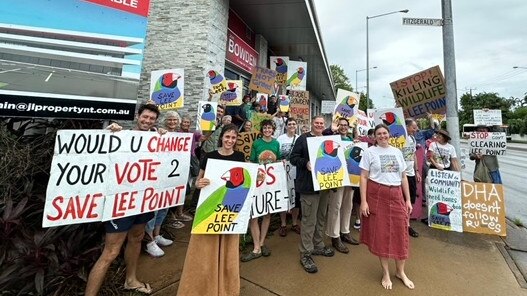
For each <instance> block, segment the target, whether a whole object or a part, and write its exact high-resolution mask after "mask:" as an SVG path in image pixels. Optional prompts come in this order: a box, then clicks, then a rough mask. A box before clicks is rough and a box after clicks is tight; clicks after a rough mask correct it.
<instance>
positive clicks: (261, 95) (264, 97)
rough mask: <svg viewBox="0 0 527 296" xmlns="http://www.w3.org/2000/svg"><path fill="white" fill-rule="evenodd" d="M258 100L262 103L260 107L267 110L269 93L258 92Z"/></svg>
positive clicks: (259, 103) (264, 110)
mask: <svg viewBox="0 0 527 296" xmlns="http://www.w3.org/2000/svg"><path fill="white" fill-rule="evenodd" d="M256 102H257V103H258V105H260V109H261V110H262V111H263V112H267V110H268V109H267V105H268V104H269V95H268V94H264V93H257V94H256Z"/></svg>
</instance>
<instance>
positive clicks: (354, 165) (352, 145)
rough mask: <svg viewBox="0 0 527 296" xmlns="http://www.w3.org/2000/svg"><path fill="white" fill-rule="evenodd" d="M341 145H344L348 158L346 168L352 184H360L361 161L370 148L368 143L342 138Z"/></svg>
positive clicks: (345, 154) (345, 155)
mask: <svg viewBox="0 0 527 296" xmlns="http://www.w3.org/2000/svg"><path fill="white" fill-rule="evenodd" d="M340 145H342V147H344V157H345V158H346V168H347V172H348V175H349V178H350V184H351V186H359V185H360V167H359V163H360V161H361V159H362V153H363V152H364V150H366V149H367V148H368V143H365V142H353V141H342V140H341V144H340Z"/></svg>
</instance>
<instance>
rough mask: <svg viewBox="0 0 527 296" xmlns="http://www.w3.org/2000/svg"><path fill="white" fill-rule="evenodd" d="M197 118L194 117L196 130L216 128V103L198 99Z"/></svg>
mask: <svg viewBox="0 0 527 296" xmlns="http://www.w3.org/2000/svg"><path fill="white" fill-rule="evenodd" d="M198 104H199V105H198V106H199V107H198V118H197V119H196V130H199V131H213V130H215V129H216V110H218V103H216V102H208V101H199V102H198Z"/></svg>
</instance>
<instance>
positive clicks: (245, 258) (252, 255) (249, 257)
mask: <svg viewBox="0 0 527 296" xmlns="http://www.w3.org/2000/svg"><path fill="white" fill-rule="evenodd" d="M260 257H262V252H260V253H255V252H252V251H251V252H249V253H246V254H244V255H242V256H241V257H240V260H241V261H242V262H249V261H251V260H253V259H256V258H260Z"/></svg>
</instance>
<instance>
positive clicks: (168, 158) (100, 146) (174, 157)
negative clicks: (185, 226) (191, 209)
mask: <svg viewBox="0 0 527 296" xmlns="http://www.w3.org/2000/svg"><path fill="white" fill-rule="evenodd" d="M191 144H192V134H188V133H167V134H165V135H162V136H161V135H159V134H158V133H156V132H142V131H121V132H116V133H110V132H109V131H105V130H60V131H58V133H57V137H56V140H55V148H54V155H53V160H52V163H51V171H50V178H49V183H48V188H47V192H46V203H45V207H44V215H43V222H42V226H43V227H50V226H59V225H68V224H76V223H86V222H95V221H107V220H113V219H117V218H123V217H127V216H133V215H137V214H140V213H145V212H151V211H155V210H159V209H164V208H168V207H173V206H177V205H182V204H183V202H184V199H185V189H186V185H187V181H188V175H189V168H190V150H191Z"/></svg>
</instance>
